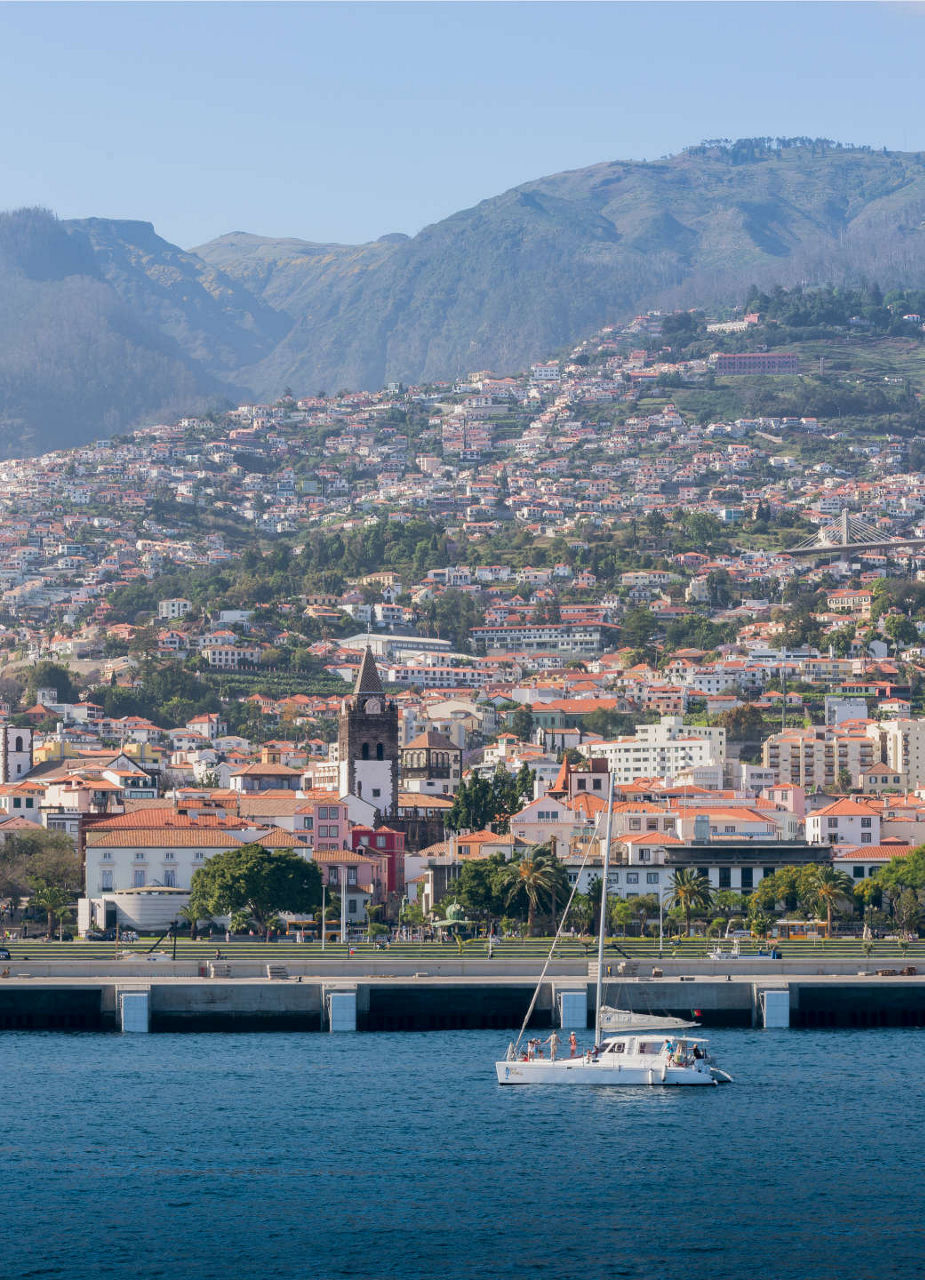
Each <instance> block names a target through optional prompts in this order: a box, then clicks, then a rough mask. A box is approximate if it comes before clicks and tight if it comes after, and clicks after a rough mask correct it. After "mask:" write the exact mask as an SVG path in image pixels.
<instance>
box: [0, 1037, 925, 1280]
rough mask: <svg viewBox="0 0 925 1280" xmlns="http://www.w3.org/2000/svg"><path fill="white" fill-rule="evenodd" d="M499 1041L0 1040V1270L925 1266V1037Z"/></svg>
mask: <svg viewBox="0 0 925 1280" xmlns="http://www.w3.org/2000/svg"><path fill="white" fill-rule="evenodd" d="M508 1038H509V1037H508V1036H506V1035H505V1033H504V1032H496V1031H492V1032H487V1031H475V1032H473V1031H453V1032H421V1033H409V1032H405V1033H397V1034H367V1035H362V1034H360V1035H349V1034H348V1035H323V1034H320V1033H315V1034H307V1035H305V1034H303V1035H298V1034H250V1035H248V1034H238V1035H225V1034H214V1033H213V1034H201V1035H200V1034H186V1035H163V1034H161V1035H148V1036H145V1035H136V1036H122V1035H118V1034H99V1033H97V1034H94V1033H73V1034H59V1033H51V1032H49V1033H40V1032H26V1033H18V1032H5V1033H3V1034H2V1036H0V1079H2V1085H3V1088H2V1095H0V1097H2V1105H0V1116H2V1121H0V1151H2V1159H0V1206H2V1208H0V1223H2V1231H0V1276H2V1277H3V1278H4V1280H14V1278H15V1280H25V1278H26V1277H43V1278H44V1277H55V1276H68V1277H73V1278H79V1280H84V1278H85V1277H91V1278H96V1277H119V1280H128V1278H131V1280H160V1278H161V1277H164V1278H165V1280H167V1278H170V1280H187V1278H189V1280H193V1278H195V1280H239V1278H240V1280H245V1278H246V1280H251V1278H252V1277H253V1278H258V1280H263V1277H281V1278H285V1280H289V1278H290V1277H293V1278H294V1277H311V1278H313V1280H335V1278H336V1280H341V1278H343V1280H378V1278H380V1277H382V1278H385V1277H398V1278H400V1280H424V1278H426V1280H463V1278H465V1280H483V1278H484V1280H508V1278H510V1280H515V1278H516V1280H530V1278H531V1277H536V1276H556V1277H567V1278H568V1280H599V1278H600V1280H604V1278H605V1277H606V1278H608V1280H609V1278H610V1277H622V1276H631V1277H645V1278H646V1280H662V1278H663V1277H672V1278H673V1277H679V1278H681V1280H700V1278H701V1277H703V1278H704V1280H706V1278H707V1277H710V1278H711V1280H727V1278H728V1280H733V1277H734V1278H735V1280H744V1278H745V1277H748V1278H749V1280H752V1278H754V1277H758V1278H759V1280H790V1278H791V1277H792V1278H793V1280H817V1278H818V1280H849V1278H850V1280H854V1278H855V1277H857V1280H872V1278H873V1277H877V1278H878V1280H884V1278H888V1277H902V1278H903V1280H907V1278H908V1280H912V1277H919V1276H920V1274H921V1271H922V1265H923V1260H925V1217H923V1189H922V1174H921V1170H922V1160H923V1141H922V1120H923V1116H925V1106H923V1104H925V1033H923V1032H922V1031H915V1030H897V1031H883V1030H880V1031H860V1032H855V1031H825V1032H817V1031H795V1030H794V1031H730V1030H724V1031H714V1032H712V1033H711V1036H710V1040H711V1046H712V1049H713V1051H714V1053H715V1056H716V1058H717V1060H718V1061H719V1062H720V1064H721V1065H722V1066H723V1067H725V1068H726V1069H727V1070H728V1071H729V1072H730V1073H731V1074H732V1075H733V1076H734V1077H735V1083H734V1084H732V1085H728V1086H725V1087H722V1088H715V1089H674V1090H673V1089H659V1088H637V1089H622V1090H621V1089H589V1090H582V1089H575V1090H568V1089H549V1088H546V1089H543V1088H532V1089H531V1088H501V1087H499V1086H498V1084H497V1083H496V1080H495V1074H494V1068H493V1062H494V1060H495V1058H497V1057H501V1056H503V1054H504V1052H505V1050H506V1048H507V1044H508Z"/></svg>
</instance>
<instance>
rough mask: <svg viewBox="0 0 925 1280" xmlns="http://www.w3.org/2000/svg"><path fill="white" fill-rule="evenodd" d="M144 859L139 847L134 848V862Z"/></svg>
mask: <svg viewBox="0 0 925 1280" xmlns="http://www.w3.org/2000/svg"><path fill="white" fill-rule="evenodd" d="M144 860H145V855H144V854H143V853H142V852H141V850H140V849H138V850H136V853H135V861H136V862H144Z"/></svg>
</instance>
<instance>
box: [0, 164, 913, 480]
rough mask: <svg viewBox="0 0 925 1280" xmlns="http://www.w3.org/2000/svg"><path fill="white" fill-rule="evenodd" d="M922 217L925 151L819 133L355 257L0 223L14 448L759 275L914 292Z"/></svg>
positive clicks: (739, 292) (467, 365)
mask: <svg viewBox="0 0 925 1280" xmlns="http://www.w3.org/2000/svg"><path fill="white" fill-rule="evenodd" d="M923 220H925V154H923V153H897V152H873V151H870V150H868V149H864V148H851V147H841V146H838V145H836V144H834V143H830V142H826V141H820V140H816V141H813V140H811V139H794V140H771V139H752V140H744V141H741V142H738V143H726V142H718V143H706V144H703V145H702V146H700V147H693V148H690V149H689V150H687V151H685V152H682V153H681V154H680V155H677V156H670V157H667V158H665V159H663V160H659V161H656V162H651V163H647V162H639V163H636V162H623V161H614V162H608V163H604V164H598V165H593V166H591V167H589V168H585V169H576V170H573V171H570V172H567V173H560V174H555V175H553V176H551V177H546V178H541V179H539V180H537V181H535V182H529V183H526V184H524V185H523V186H520V187H516V188H514V189H513V190H511V191H507V192H505V193H503V194H502V195H499V196H495V197H493V198H492V199H489V200H484V201H482V202H481V203H480V204H478V205H476V206H474V207H473V208H471V209H466V210H463V211H461V212H459V213H456V214H454V215H453V216H452V217H449V218H446V219H444V220H443V221H441V222H438V223H435V224H434V225H432V226H429V227H425V228H424V230H422V231H421V232H419V234H417V235H415V236H413V237H408V236H402V235H388V236H383V237H382V238H381V239H379V240H376V241H373V242H371V243H369V244H362V245H339V244H315V243H312V242H310V241H305V240H298V239H269V238H265V237H261V236H257V235H249V234H245V233H243V232H235V233H233V234H230V235H226V236H221V237H220V238H219V239H217V240H214V241H211V242H210V243H209V244H206V245H202V246H200V247H199V248H198V249H194V250H190V251H185V250H183V249H179V248H177V247H176V246H175V245H172V244H169V243H168V242H167V241H165V240H163V239H161V238H160V237H159V236H158V235H157V234H156V233H155V231H154V229H153V227H152V226H151V225H150V224H149V223H145V222H126V221H114V220H107V219H98V218H90V219H86V220H82V221H73V222H59V221H58V220H57V219H55V218H54V216H53V215H52V214H49V213H48V212H47V211H43V210H20V211H17V212H15V213H12V214H4V215H0V455H3V454H6V455H9V454H10V453H22V452H34V451H37V450H41V449H44V448H49V447H53V446H55V445H66V444H76V443H78V442H79V441H81V440H84V439H87V438H90V437H93V436H96V435H101V434H106V433H111V432H113V431H117V430H119V429H120V428H121V427H124V426H128V425H130V424H134V423H137V422H140V421H149V420H152V419H156V418H157V417H160V416H163V415H166V414H168V413H170V412H172V411H175V410H184V411H187V412H196V411H201V410H202V409H204V408H208V407H209V406H210V405H211V406H219V405H221V404H223V403H225V402H227V400H229V399H232V400H233V399H238V398H242V397H246V398H249V397H253V396H259V397H260V398H273V397H276V396H278V395H279V394H280V392H281V391H282V389H283V387H285V386H287V385H288V386H290V387H292V388H293V390H295V391H296V392H313V391H315V390H318V389H321V388H324V389H327V390H332V391H333V390H336V389H338V388H340V387H347V386H349V387H357V388H376V387H379V386H381V385H383V384H384V383H386V382H389V381H394V380H402V381H406V382H420V381H426V380H438V379H444V378H452V377H455V376H457V375H459V374H460V373H464V372H465V371H467V370H469V369H481V368H491V369H495V370H497V371H498V372H504V371H514V370H517V369H521V368H523V367H524V366H525V365H526V364H528V363H529V362H530V361H531V360H534V359H537V358H539V357H544V356H548V355H549V354H551V353H553V352H555V351H557V350H561V349H562V348H564V347H567V346H568V345H570V344H571V343H573V342H574V341H575V340H576V339H578V338H579V337H581V336H583V335H584V334H586V333H587V332H589V331H592V330H594V329H596V328H598V327H600V326H601V325H603V324H606V323H608V322H609V321H611V320H619V319H623V318H625V317H626V316H627V315H632V314H633V313H634V312H635V311H637V310H640V309H643V308H646V307H652V306H671V307H676V306H685V305H694V304H697V305H710V304H712V303H716V302H728V301H729V300H730V299H737V298H741V297H742V296H743V295H744V291H745V289H746V288H747V286H748V285H750V284H752V283H756V284H758V285H761V286H765V287H766V286H768V285H772V284H776V283H781V284H790V283H794V282H799V281H806V282H807V283H809V284H812V283H816V282H823V281H832V282H836V283H837V282H841V281H844V280H857V279H859V278H861V277H867V278H869V279H876V280H878V281H879V282H880V283H881V284H882V285H884V286H888V285H892V284H906V285H920V284H923V283H925V230H923Z"/></svg>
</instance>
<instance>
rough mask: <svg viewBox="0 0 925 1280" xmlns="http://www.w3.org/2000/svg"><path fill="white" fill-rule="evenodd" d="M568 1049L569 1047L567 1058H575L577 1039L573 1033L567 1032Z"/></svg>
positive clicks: (576, 1055) (576, 1054)
mask: <svg viewBox="0 0 925 1280" xmlns="http://www.w3.org/2000/svg"><path fill="white" fill-rule="evenodd" d="M568 1047H569V1057H570V1058H577V1057H578V1037H577V1036H576V1035H575V1032H574V1031H570V1032H569V1036H568Z"/></svg>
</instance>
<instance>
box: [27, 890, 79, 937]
mask: <svg viewBox="0 0 925 1280" xmlns="http://www.w3.org/2000/svg"><path fill="white" fill-rule="evenodd" d="M72 897H73V894H71V893H69V892H68V890H67V889H62V888H61V887H60V886H59V885H56V884H48V882H47V881H45V880H33V882H32V894H31V900H32V904H33V905H34V906H36V907H41V908H42V910H43V911H44V912H45V913H46V915H47V916H48V936H49V938H51V937H53V936H54V932H55V919H56V918H57V917H59V916H61V915H63V913H64V912H65V911H66V910H67V908H68V907H69V906H70V903H71V898H72Z"/></svg>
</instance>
